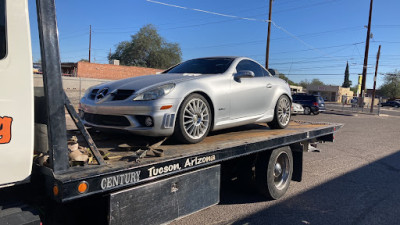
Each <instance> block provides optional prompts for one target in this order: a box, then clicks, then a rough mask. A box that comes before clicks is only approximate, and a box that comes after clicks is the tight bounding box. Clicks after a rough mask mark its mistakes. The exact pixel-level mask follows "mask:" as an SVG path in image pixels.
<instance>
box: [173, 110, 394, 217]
mask: <svg viewBox="0 0 400 225" xmlns="http://www.w3.org/2000/svg"><path fill="white" fill-rule="evenodd" d="M293 118H294V119H296V120H307V121H323V122H335V123H342V124H344V127H343V128H341V129H340V130H339V131H338V132H337V134H336V137H335V142H334V143H324V144H319V146H318V147H319V149H320V150H321V151H320V152H310V153H305V154H304V171H303V181H302V182H293V181H292V183H291V184H290V188H289V190H288V192H287V193H286V195H285V196H284V197H283V198H282V199H279V200H275V201H265V199H264V197H262V196H260V195H259V194H257V193H256V192H255V191H253V190H252V189H247V190H243V189H239V188H237V187H233V186H228V187H226V186H225V187H223V188H222V189H221V201H220V203H219V204H218V205H216V206H212V207H210V208H207V209H205V210H202V211H200V212H197V213H195V214H192V215H190V216H187V217H184V218H182V219H179V220H176V221H174V222H172V224H175V225H178V224H179V225H184V224H324V225H325V224H327V225H329V224H335V225H337V224H400V138H399V137H400V118H399V117H398V116H392V115H388V114H384V115H381V116H376V115H369V114H363V113H340V112H338V111H336V110H333V111H330V110H328V111H327V112H326V113H321V114H319V115H317V116H313V115H310V116H306V115H298V116H294V117H293Z"/></svg>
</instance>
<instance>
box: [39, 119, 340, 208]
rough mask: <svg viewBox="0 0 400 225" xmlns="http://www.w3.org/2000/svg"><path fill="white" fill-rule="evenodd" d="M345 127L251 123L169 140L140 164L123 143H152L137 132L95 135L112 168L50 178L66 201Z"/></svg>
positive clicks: (77, 169) (94, 167)
mask: <svg viewBox="0 0 400 225" xmlns="http://www.w3.org/2000/svg"><path fill="white" fill-rule="evenodd" d="M340 127H342V125H341V124H332V123H311V122H303V121H291V123H290V125H289V127H287V128H286V129H282V130H271V129H270V128H268V126H266V125H263V124H250V125H246V126H241V127H237V128H234V129H227V130H222V131H217V132H213V133H211V134H210V135H209V136H208V137H207V138H205V139H204V140H203V141H202V142H200V143H198V144H191V145H182V144H179V145H178V144H174V143H173V142H172V141H168V140H167V141H166V142H165V143H163V144H162V145H161V146H159V147H158V149H162V150H163V151H164V155H163V156H162V157H155V156H151V155H149V156H147V157H145V158H142V159H140V161H136V157H135V153H134V151H129V150H122V149H120V148H118V145H120V144H128V145H129V146H136V149H139V148H144V147H143V146H145V145H146V143H147V142H148V141H149V140H146V138H143V137H137V136H134V135H131V134H103V133H100V134H94V135H93V139H94V141H95V143H96V145H97V147H98V148H99V150H101V151H103V152H104V153H105V154H107V156H108V157H109V160H107V161H106V162H107V164H106V165H103V166H100V165H85V166H77V167H71V168H70V169H69V170H68V171H67V172H65V173H63V174H59V175H54V174H52V173H50V172H49V171H48V173H47V174H48V177H49V178H48V179H50V181H53V183H55V184H57V186H58V188H59V190H60V194H59V195H58V196H56V197H55V199H56V200H57V201H60V202H64V201H69V200H72V199H76V198H80V197H83V196H89V195H93V194H98V193H107V192H111V191H116V190H121V189H123V188H126V187H133V186H136V185H139V184H144V183H147V182H150V181H153V180H158V179H161V178H163V177H167V176H171V175H175V174H179V173H184V172H187V171H192V170H195V169H197V168H201V167H206V166H210V165H213V164H217V163H220V162H222V161H226V160H229V159H233V158H237V157H241V156H245V155H249V154H252V153H256V152H261V151H265V150H269V149H275V148H279V147H282V146H287V145H290V144H294V143H299V142H303V141H307V140H312V139H317V138H322V137H329V136H333V134H334V132H335V131H336V130H337V129H339V128H340ZM328 139H329V138H328ZM43 169H44V170H46V169H45V168H43ZM81 182H87V184H88V185H89V190H88V191H87V192H85V193H79V192H78V191H77V187H78V185H79V184H80V183H81Z"/></svg>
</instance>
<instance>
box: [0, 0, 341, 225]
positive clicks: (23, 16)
mask: <svg viewBox="0 0 400 225" xmlns="http://www.w3.org/2000/svg"><path fill="white" fill-rule="evenodd" d="M36 5H37V17H38V30H39V40H40V50H41V62H42V71H43V75H42V76H43V89H37V88H34V82H33V72H32V50H31V38H30V26H29V15H28V3H27V0H0V79H1V82H0V155H1V162H0V171H1V172H0V224H162V223H167V222H169V221H172V220H175V219H177V218H179V217H183V216H185V215H189V214H191V213H194V212H197V211H199V210H202V209H204V208H207V207H210V206H212V205H215V204H218V202H219V196H220V192H221V188H220V184H221V181H222V180H225V177H228V179H227V180H228V181H229V180H230V181H231V180H235V179H236V178H237V179H239V180H241V181H243V182H245V184H246V185H245V186H248V187H250V186H251V185H247V184H250V183H251V184H253V185H254V187H255V188H256V189H257V190H259V191H260V193H262V194H264V195H265V196H266V197H268V198H269V199H278V198H280V197H282V196H283V195H284V194H285V192H286V190H287V188H288V187H289V183H290V181H291V180H294V181H298V182H300V181H301V179H302V168H303V153H304V152H307V151H309V150H310V146H315V144H316V143H318V142H327V141H328V142H332V141H334V133H335V132H336V131H337V129H339V128H340V127H341V126H342V125H341V124H332V123H311V122H304V121H291V123H290V126H289V127H288V128H286V129H283V130H271V129H269V128H268V126H267V125H266V124H252V125H247V126H242V127H239V128H235V129H228V130H223V131H218V132H214V133H212V134H211V135H210V136H209V137H207V138H206V139H205V140H204V141H203V142H201V143H198V144H193V145H182V144H176V143H174V142H173V141H166V142H164V143H162V144H161V142H162V140H161V142H158V141H160V140H157V141H154V140H147V141H146V140H145V139H144V138H142V137H135V136H133V135H126V134H124V135H122V134H121V135H119V134H118V135H113V134H110V133H97V132H95V131H91V132H88V130H87V129H86V128H85V127H84V126H83V124H82V122H81V120H80V118H79V116H78V114H77V112H76V111H75V107H74V106H73V105H72V104H71V103H70V101H69V100H68V97H66V95H65V92H64V90H63V85H62V74H61V65H60V53H59V42H58V30H57V20H56V11H55V0H36ZM66 112H68V113H66ZM67 119H69V121H73V125H75V126H76V128H75V129H72V128H70V126H67V125H68V123H67ZM68 127H69V128H68ZM72 135H77V136H79V138H77V139H79V142H83V143H84V144H83V145H84V146H86V147H88V149H90V154H91V156H92V158H93V160H92V162H91V163H87V162H86V163H83V164H78V165H76V164H74V163H71V161H70V157H69V153H70V149H69V148H68V139H69V138H70V137H71V136H72ZM143 141H145V142H146V143H147V144H146V143H144V144H143V143H142V142H143ZM152 141H153V142H152ZM127 142H129V144H128V148H123V147H121V146H123V145H124V144H126V143H127ZM157 142H158V143H157ZM149 143H150V144H149ZM132 146H133V147H135V146H136V147H137V146H139V147H137V149H136V150H134V149H133V147H132ZM39 153H41V155H43V154H45V155H48V159H46V160H44V161H42V162H41V163H40V162H38V161H40V160H38V158H39V159H40V157H36V159H34V157H35V155H39ZM107 159H108V160H107ZM234 178H235V179H234Z"/></svg>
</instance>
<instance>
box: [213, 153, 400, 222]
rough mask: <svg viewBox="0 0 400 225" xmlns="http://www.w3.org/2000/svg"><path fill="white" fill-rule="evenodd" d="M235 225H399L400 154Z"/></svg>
mask: <svg viewBox="0 0 400 225" xmlns="http://www.w3.org/2000/svg"><path fill="white" fill-rule="evenodd" d="M246 195H247V194H244V195H243V197H241V198H239V199H236V204H238V203H243V201H244V199H243V198H247V199H248V202H258V201H263V198H262V197H261V196H259V195H255V194H249V195H248V196H246ZM221 200H222V201H221V203H220V204H232V202H227V201H226V200H225V199H224V198H222V199H221ZM233 224H400V150H399V151H398V152H397V153H394V154H392V155H389V156H387V157H385V158H382V159H380V160H377V161H374V162H372V163H370V164H368V165H367V166H364V167H361V168H359V169H356V170H354V171H351V172H349V173H347V174H344V175H342V176H340V177H338V178H335V179H333V180H331V181H328V182H327V183H324V184H322V185H320V186H317V187H315V188H313V189H310V190H308V191H306V192H304V193H301V194H299V195H296V196H294V197H291V198H288V199H286V200H283V201H281V202H278V203H276V204H274V205H272V206H270V207H267V208H265V209H264V210H261V211H259V212H257V213H254V214H252V215H251V216H248V217H246V218H244V219H242V220H239V221H236V222H234V223H233Z"/></svg>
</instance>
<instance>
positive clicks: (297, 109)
mask: <svg viewBox="0 0 400 225" xmlns="http://www.w3.org/2000/svg"><path fill="white" fill-rule="evenodd" d="M296 114H304V108H303V106H302V105H300V104H297V103H294V102H293V103H292V115H296Z"/></svg>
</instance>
